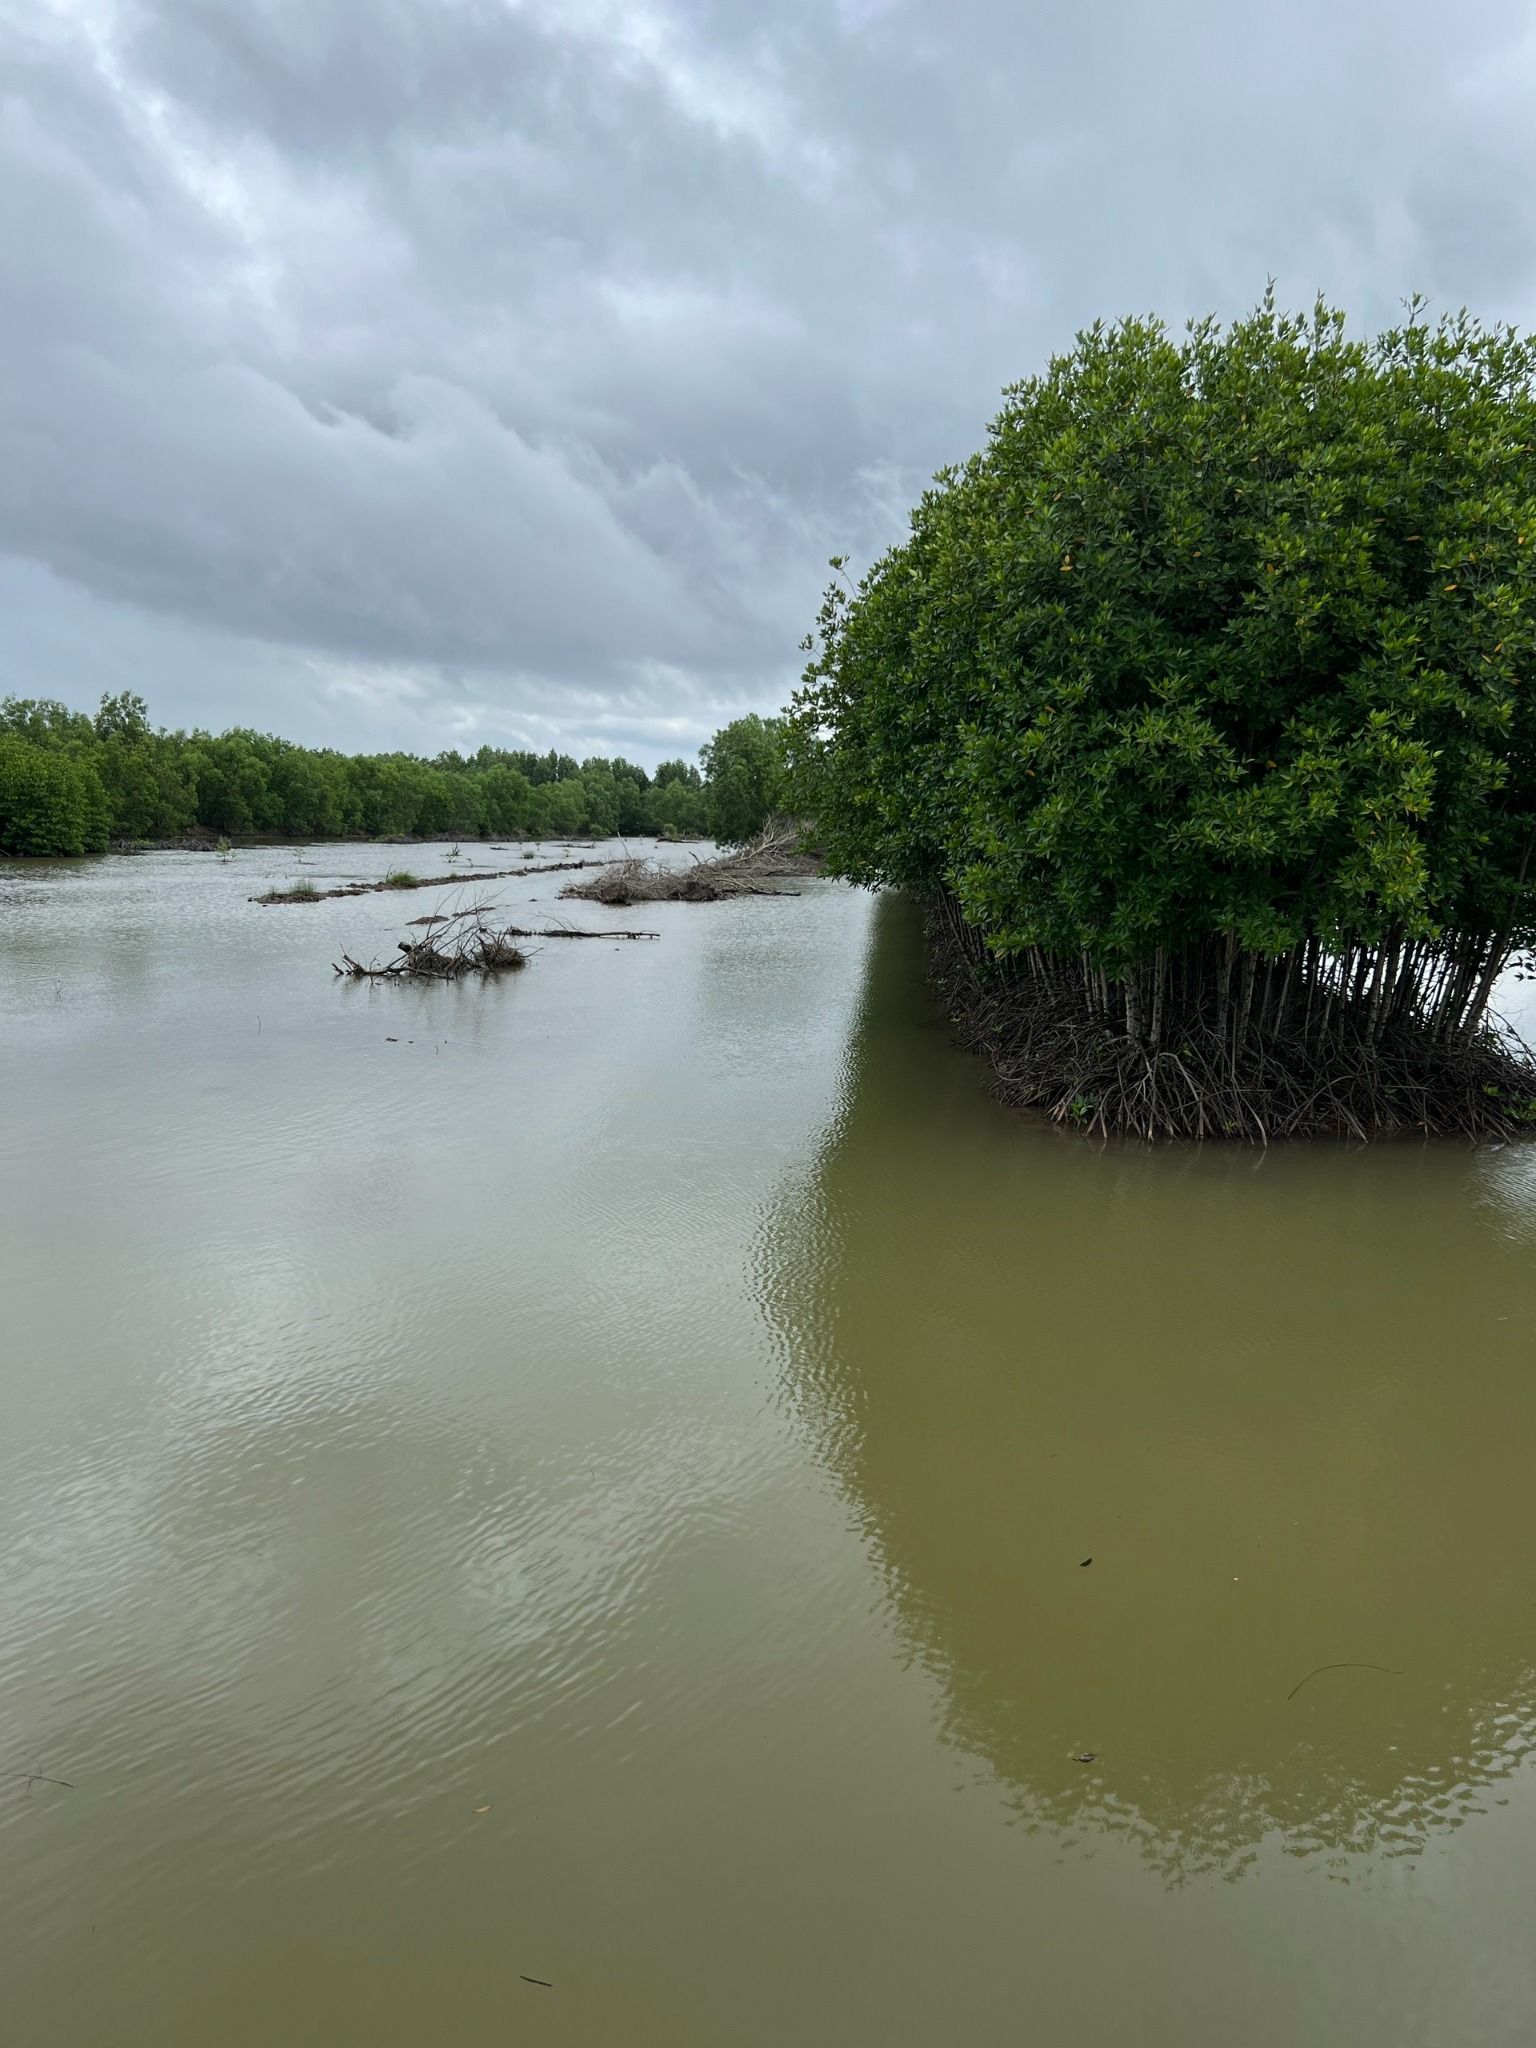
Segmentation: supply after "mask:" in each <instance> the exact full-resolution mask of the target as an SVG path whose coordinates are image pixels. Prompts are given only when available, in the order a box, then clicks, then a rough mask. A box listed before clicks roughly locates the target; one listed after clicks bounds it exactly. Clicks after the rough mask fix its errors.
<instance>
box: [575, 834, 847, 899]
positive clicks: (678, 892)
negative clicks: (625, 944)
mask: <svg viewBox="0 0 1536 2048" xmlns="http://www.w3.org/2000/svg"><path fill="white" fill-rule="evenodd" d="M820 872H821V862H820V861H819V859H818V858H817V857H816V855H814V854H810V853H805V852H803V851H802V850H801V847H800V831H799V827H798V826H796V825H794V824H791V823H790V822H789V821H788V820H787V819H782V818H777V819H773V820H772V821H770V823H769V824H768V826H767V827H766V828H765V829H764V830H763V831H762V832H761V833H760V834H759V835H758V837H757V838H756V839H754V840H752V841H751V842H750V843H749V844H748V845H746V846H743V847H740V848H738V850H737V851H736V852H735V853H723V854H720V855H718V856H717V858H715V859H714V860H694V861H693V862H691V863H690V864H689V865H688V866H687V867H678V868H668V867H658V866H657V864H656V863H655V862H654V861H648V860H621V861H615V862H613V863H612V864H610V865H609V866H606V867H605V868H604V869H603V871H602V873H601V874H598V875H594V876H593V877H592V879H591V880H590V881H585V882H569V883H567V884H566V886H565V888H563V889H562V890H561V892H560V893H561V895H562V896H571V897H579V898H580V899H581V900H582V901H584V902H588V903H606V904H608V905H609V906H610V907H611V908H613V909H620V908H622V907H623V906H625V905H627V904H630V903H719V902H720V901H722V899H723V898H725V897H727V896H792V895H794V894H795V893H796V892H795V891H794V890H793V889H776V888H772V887H769V886H766V885H768V884H770V883H772V882H774V881H776V880H784V879H788V878H791V877H804V876H806V875H817V874H820Z"/></svg>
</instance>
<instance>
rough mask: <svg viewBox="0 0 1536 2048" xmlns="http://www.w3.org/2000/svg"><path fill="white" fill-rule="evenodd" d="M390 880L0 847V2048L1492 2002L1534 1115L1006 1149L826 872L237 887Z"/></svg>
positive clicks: (1357, 2041) (1511, 1762)
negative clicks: (648, 931) (1500, 1138)
mask: <svg viewBox="0 0 1536 2048" xmlns="http://www.w3.org/2000/svg"><path fill="white" fill-rule="evenodd" d="M480 857H483V858H485V859H487V860H488V861H494V859H495V857H493V856H490V855H483V856H480ZM422 858H423V859H424V858H425V856H424V855H423V856H422ZM398 864H399V863H398V851H397V850H396V849H360V848H355V847H351V848H343V849H321V848H315V849H310V850H309V851H308V853H307V854H306V855H304V856H303V857H302V858H301V857H300V856H299V855H298V854H293V855H288V854H285V853H282V852H280V851H275V850H273V849H262V850H260V851H256V852H242V853H240V854H237V855H236V856H235V857H234V859H232V860H231V861H229V862H227V863H220V862H218V861H216V860H214V859H212V858H210V857H208V856H200V855H176V854H164V855H152V856H146V857H143V858H140V859H134V860H115V861H111V860H109V861H104V862H95V863H86V864H78V865H69V866H57V867H55V866H32V867H28V868H19V867H9V868H0V1088H3V1121H0V1205H3V1207H0V1219H3V1228H0V1305H3V1323H0V1328H3V1336H0V1559H3V1569H0V1769H3V1771H4V1773H5V1776H4V1777H0V2040H3V2041H5V2042H6V2043H13V2042H14V2043H17V2044H19V2048H62V2044H76V2043H79V2044H86V2043H98V2042H100V2043H108V2042H110V2043H113V2044H126V2048H149V2044H154V2048H192V2044H197V2048H202V2044H206V2043H210V2042H219V2043H229V2044H236V2048H247V2044H249V2048H257V2044H263V2048H264V2044H269V2043H274V2042H283V2043H285V2044H288V2043H295V2044H308V2043H314V2044H321V2043H324V2044H327V2048H347V2044H353V2043H356V2044H364V2043H367V2044H369V2048H392V2044H396V2043H398V2044H402V2048H403V2044H407V2043H409V2044H418V2043H420V2042H423V2041H433V2042H444V2043H455V2044H456V2043H480V2042H493V2041H496V2042H500V2041H517V2042H530V2043H543V2042H551V2043H581V2044H606V2043H612V2042H625V2043H645V2044H650V2043H656V2044H663V2043H665V2044H668V2048H694V2044H698V2048H706V2044H707V2048H715V2044H727V2043H729V2044H737V2043H745V2044H759V2043H761V2044H834V2043H835V2044H865V2043H868V2044H871V2048H876V2044H879V2048H887V2044H907V2043H911V2044H929V2043H936V2042H956V2043H967V2044H970V2043H979V2044H991V2043H999V2044H1002V2043H1016V2042H1021V2041H1040V2042H1043V2043H1050V2044H1052V2048H1079V2044H1084V2048H1086V2044H1094V2048H1097V2044H1101V2043H1103V2044H1110V2043H1115V2044H1118V2043H1137V2044H1142V2043H1152V2044H1157V2048H1162V2044H1167V2048H1175V2044H1177V2048H1189V2044H1207V2043H1208V2044H1211V2048H1217V2044H1220V2048H1229V2044H1234V2043H1262V2044H1275V2048H1290V2044H1294V2043H1297V2042H1303V2041H1304V2042H1307V2043H1319V2042H1323V2043H1339V2044H1344V2043H1348V2044H1351V2048H1372V2044H1378V2043H1379V2044H1382V2048H1386V2044H1389V2043H1390V2044H1394V2048H1396V2044H1402V2043H1435V2044H1442V2043H1443V2044H1453V2043H1454V2044H1458V2048H1460V2044H1480V2043H1506V2042H1508V2043H1515V2042H1526V2041H1528V2040H1530V2039H1531V2038H1532V2036H1533V2033H1536V1961H1533V1950H1532V1944H1531V1942H1530V1939H1529V1919H1530V1908H1529V1900H1530V1898H1531V1896H1532V1893H1533V1889H1536V1765H1533V1763H1532V1761H1531V1760H1530V1751H1531V1746H1532V1741H1533V1731H1536V1489H1533V1486H1532V1480H1531V1474H1532V1468H1533V1463H1536V1153H1533V1152H1529V1151H1521V1150H1470V1149H1467V1148H1465V1147H1461V1146H1430V1147H1421V1146H1395V1147H1391V1148H1384V1149H1380V1150H1375V1151H1362V1150H1358V1149H1349V1148H1345V1147H1306V1148H1301V1147H1298V1148H1292V1149H1286V1150H1276V1151H1272V1152H1270V1153H1269V1154H1267V1155H1260V1154H1255V1153H1251V1152H1244V1153H1237V1152H1227V1151H1217V1150H1207V1151H1204V1152H1200V1151H1194V1150H1185V1151H1168V1150H1164V1151H1159V1152H1149V1151H1144V1150H1140V1149H1136V1148H1132V1147H1126V1146H1111V1147H1098V1146H1088V1145H1085V1144H1083V1143H1081V1142H1080V1141H1078V1140H1075V1139H1072V1138H1068V1137H1063V1136H1061V1135H1059V1134H1057V1133H1055V1132H1052V1131H1049V1130H1043V1129H1040V1128H1038V1127H1034V1126H1032V1125H1030V1124H1028V1123H1025V1122H1022V1121H1021V1120H1019V1119H1017V1118H1015V1117H1012V1116H1009V1115H1008V1114H1006V1113H1004V1112H1002V1111H1000V1110H998V1109H997V1108H996V1107H995V1106H994V1105H993V1104H992V1103H991V1102H990V1101H989V1100H988V1099H987V1096H986V1094H985V1091H984V1089H983V1087H982V1086H981V1084H980V1077H979V1075H978V1073H977V1070H976V1068H975V1067H974V1065H973V1064H972V1063H971V1062H970V1061H968V1060H967V1059H966V1058H965V1057H964V1056H963V1055H961V1054H958V1053H956V1052H955V1051H954V1050H953V1049H952V1048H951V1047H950V1046H949V1045H948V1043H947V1041H946V1038H945V1035H944V1032H943V1029H942V1027H941V1026H940V1024H939V1023H938V1021H937V1020H936V1019H935V1017H934V1015H933V1013H932V1011H931V1009H930V1007H929V1006H928V1003H927V1000H926V998H925V996H924V994H923V990H922V986H921V977H920V969H919V960H918V954H917V945H916V938H915V933H914V930H913V925H912V920H911V916H910V913H909V912H908V911H907V909H906V907H905V906H904V905H902V904H901V903H900V902H898V901H894V900H890V899H881V900H878V901H877V900H872V899H870V898H869V897H866V896H862V895H858V894H855V893H852V892H850V891H846V890H843V889H841V888H839V887H836V886H834V885H831V884H826V883H815V884H812V885H810V886H809V887H807V888H806V889H805V890H804V891H803V892H802V893H801V894H799V895H798V896H794V897H789V898H786V899H785V900H784V901H782V902H767V901H764V900H762V899H751V900H748V901H744V902H739V903H723V904H715V905H707V906H691V905H671V904H664V905H655V904H651V905H645V906H642V907H641V908H640V909H638V910H637V911H634V912H613V911H610V910H600V909H598V908H597V907H596V906H591V905H581V904H571V905H565V906H562V907H561V908H562V909H563V912H564V914H567V915H570V916H571V917H573V918H574V919H575V920H576V921H580V922H588V923H592V924H598V923H603V924H611V923H613V922H615V921H616V920H617V921H624V920H628V921H631V922H637V923H641V924H644V925H645V926H647V927H654V928H656V929H659V930H660V931H661V933H662V937H661V939H660V941H659V942H658V943H657V944H655V945H653V946H651V945H648V946H643V947H642V946H635V945H620V944H595V943H594V944H591V945H577V946H571V945H558V946H557V945H550V946H547V947H546V948H545V950H544V951H543V952H542V953H541V954H540V955H539V956H538V957H537V958H536V959H535V961H534V963H533V965H532V966H531V968H530V969H529V971H528V972H527V973H525V974H522V975H519V976H517V977H515V978H513V979H512V980H510V981H506V982H503V983H501V984H498V985H496V986H493V987H488V988H482V987H479V986H465V985H459V986H455V987H452V988H441V987H430V988H418V987H405V988H395V987H391V988H368V987H361V988H359V987H352V986H346V985H340V984H337V983H335V982H334V981H333V979H332V977H331V974H330V968H329V961H330V960H331V959H332V958H333V957H338V955H339V951H340V949H341V947H342V946H345V947H346V948H347V950H349V951H351V952H354V953H357V952H359V951H361V950H369V949H375V950H388V949H389V948H390V947H391V946H392V944H393V942H394V939H395V937H396V936H398V934H399V932H400V931H401V930H402V929H403V925H402V919H403V918H404V917H408V916H411V915H415V914H419V912H420V911H421V910H423V909H425V908H428V907H433V906H435V905H436V904H437V903H439V902H440V901H441V900H442V899H443V896H444V894H445V892H443V891H433V892H430V895H429V897H428V898H416V897H409V896H402V897H400V898H399V899H396V898H394V897H382V896H369V897H363V898H357V899H351V900H342V901H339V902H330V903H322V904H317V905H298V906H292V907H281V908H270V909H269V908H261V907H258V906H255V905H252V904H249V903H248V902H247V901H246V898H247V897H248V896H249V895H250V894H252V893H254V892H255V891H256V890H258V889H260V888H262V887H267V886H271V885H272V884H273V883H281V882H283V881H285V880H287V879H290V878H291V877H292V876H293V875H294V874H296V873H305V874H309V875H312V876H313V877H314V879H315V880H316V882H317V884H318V885H320V886H325V885H326V884H327V883H328V882H331V881H333V880H342V879H346V878H348V877H350V876H356V875H360V874H361V875H367V874H370V873H372V872H373V871H374V868H375V866H377V869H378V871H379V872H382V871H383V869H384V868H385V867H388V866H392V865H398ZM556 879H557V878H554V877H550V878H536V879H533V880H530V881H528V882H525V883H519V882H512V883H508V882H497V883H495V884H494V888H493V893H494V895H495V899H496V900H497V901H498V902H501V903H504V904H506V905H507V907H508V911H509V919H513V920H515V921H516V922H518V923H531V922H534V921H536V919H537V917H538V916H539V915H540V914H541V913H542V912H545V911H549V910H553V909H555V908H556V905H555V903H554V900H553V889H552V887H551V883H552V882H553V881H555V880H556ZM534 898H536V899H538V900H537V902H535V903H533V904H532V909H531V913H530V899H534ZM525 913H530V914H525ZM1088 1559H1091V1560H1092V1562H1091V1563H1087V1562H1085V1560H1088ZM1298 1688H1299V1689H1298ZM54 1779H57V1780H63V1781H66V1782H65V1783H63V1784H57V1783H52V1782H49V1780H54ZM529 1979H539V1980H543V1981H542V1982H530V1981H528V1980H529Z"/></svg>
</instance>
